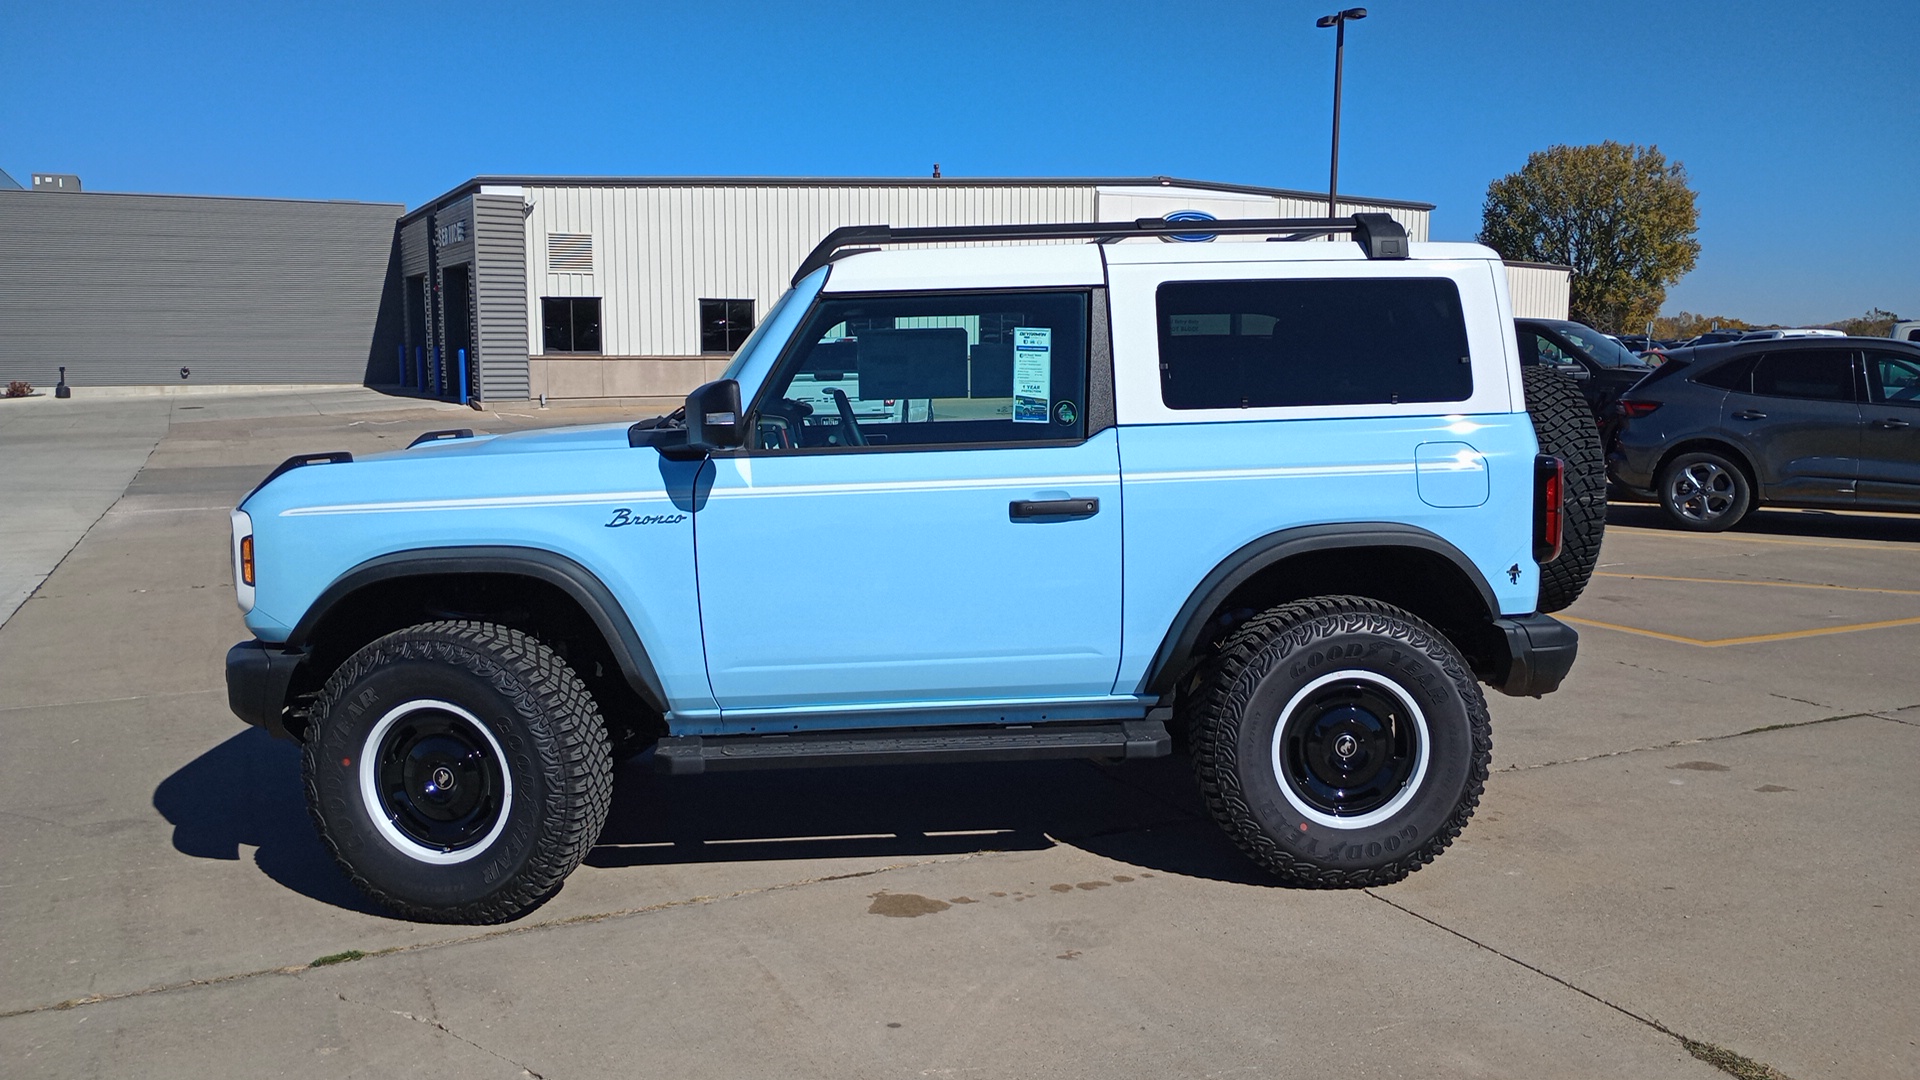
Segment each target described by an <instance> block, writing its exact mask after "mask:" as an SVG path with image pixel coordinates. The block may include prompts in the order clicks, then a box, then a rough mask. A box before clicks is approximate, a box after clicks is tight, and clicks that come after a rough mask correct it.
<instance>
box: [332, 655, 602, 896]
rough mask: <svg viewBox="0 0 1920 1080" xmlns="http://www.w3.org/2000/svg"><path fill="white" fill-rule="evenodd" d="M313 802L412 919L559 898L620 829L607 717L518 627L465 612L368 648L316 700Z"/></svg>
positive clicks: (358, 876) (373, 885) (360, 871)
mask: <svg viewBox="0 0 1920 1080" xmlns="http://www.w3.org/2000/svg"><path fill="white" fill-rule="evenodd" d="M303 763H304V772H305V777H306V788H307V806H308V809H309V810H310V811H311V813H312V815H313V820H314V823H315V824H316V825H317V826H318V827H319V829H320V835H321V837H322V839H323V840H324V841H325V842H326V844H327V846H328V848H329V849H330V850H331V851H332V852H333V856H334V858H335V860H336V861H337V862H339V864H340V867H341V869H343V870H344V871H346V873H347V876H348V877H350V878H351V879H352V880H353V882H354V884H355V885H357V886H359V887H360V888H361V890H363V891H364V892H365V893H366V894H367V895H368V896H369V897H371V898H373V899H374V900H375V901H377V902H378V903H380V904H381V905H383V906H385V907H387V908H389V909H391V910H392V911H394V912H396V913H397V914H400V915H402V916H405V917H407V918H410V919H419V920H422V921H427V922H462V923H492V922H504V921H506V920H509V919H513V918H517V917H519V916H520V915H523V914H525V913H526V912H528V911H531V910H532V909H534V908H536V907H538V906H539V905H540V904H542V903H544V902H546V900H547V899H548V898H549V897H551V896H552V895H553V894H554V893H555V892H557V891H559V889H560V885H561V883H562V882H564V881H565V880H566V877H567V875H568V874H570V873H572V872H573V869H574V868H575V867H577V866H578V865H580V860H581V859H583V858H585V857H586V854H587V851H588V849H589V848H590V847H591V846H592V845H593V843H594V841H595V840H596V839H598V838H599V835H600V829H601V827H602V826H603V825H604V824H605V823H606V819H607V809H608V804H609V802H610V800H611V796H612V788H613V762H612V757H611V754H610V751H609V747H608V741H607V732H606V725H605V723H604V722H603V721H602V719H601V717H600V711H599V709H598V707H597V706H596V705H595V704H594V701H593V698H592V696H591V695H589V694H588V693H587V689H586V687H585V685H584V684H582V683H581V681H580V679H579V677H578V676H577V675H575V674H574V672H573V670H572V669H571V668H569V667H567V665H566V663H565V662H564V661H562V660H561V659H560V657H559V656H558V655H556V654H555V653H554V652H553V651H552V650H551V649H549V648H547V647H546V646H545V645H542V644H541V643H540V642H539V641H537V640H535V639H534V638H532V637H529V636H527V635H526V634H523V633H521V632H520V631H518V630H511V629H508V628H506V627H503V626H496V625H493V624H490V623H482V622H469V621H450V622H436V623H427V624H424V625H421V626H414V627H410V628H408V629H406V630H401V631H398V632H396V633H392V634H388V635H387V636H386V637H383V638H381V639H379V640H378V641H375V642H373V643H372V644H371V645H368V646H366V647H365V648H363V649H361V650H360V651H359V652H357V653H355V654H354V655H353V656H352V657H351V658H349V659H348V660H347V662H346V663H344V664H342V665H341V666H340V668H339V670H337V671H335V672H334V673H333V676H332V677H331V678H330V679H328V680H327V684H326V687H325V688H324V689H323V690H322V692H321V694H320V697H319V698H318V699H317V700H316V701H315V703H314V710H313V716H312V721H311V723H310V724H309V725H308V728H307V738H306V745H305V753H304V755H303Z"/></svg>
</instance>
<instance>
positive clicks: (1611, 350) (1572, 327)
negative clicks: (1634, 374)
mask: <svg viewBox="0 0 1920 1080" xmlns="http://www.w3.org/2000/svg"><path fill="white" fill-rule="evenodd" d="M1558 328H1559V330H1560V332H1561V333H1562V334H1564V335H1566V337H1567V340H1568V341H1571V342H1573V343H1574V344H1575V345H1578V346H1580V348H1582V349H1584V350H1585V351H1586V354H1587V355H1588V356H1591V357H1593V360H1594V363H1597V364H1599V365H1600V366H1601V367H1615V368H1622V367H1623V368H1644V367H1652V366H1653V365H1652V364H1649V363H1648V362H1646V361H1645V360H1642V359H1640V358H1639V357H1637V356H1635V355H1633V354H1632V353H1631V352H1628V351H1627V348H1626V346H1624V345H1622V344H1620V343H1619V342H1617V341H1615V340H1613V339H1612V338H1610V337H1608V336H1607V335H1605V334H1602V333H1601V332H1600V331H1598V330H1595V329H1593V328H1592V327H1590V326H1583V325H1581V324H1580V323H1560V324H1559V326H1558Z"/></svg>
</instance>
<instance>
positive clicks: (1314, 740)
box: [1273, 668, 1427, 822]
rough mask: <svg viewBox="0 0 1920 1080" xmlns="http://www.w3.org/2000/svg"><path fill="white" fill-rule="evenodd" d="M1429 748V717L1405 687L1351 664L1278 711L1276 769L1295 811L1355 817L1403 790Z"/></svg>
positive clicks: (1397, 797) (1405, 791) (1349, 819)
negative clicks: (1408, 694) (1422, 711)
mask: <svg viewBox="0 0 1920 1080" xmlns="http://www.w3.org/2000/svg"><path fill="white" fill-rule="evenodd" d="M1426 751H1427V733H1426V718H1425V717H1424V716H1422V715H1421V713H1420V709H1419V707H1418V706H1417V705H1415V704H1413V702H1412V700H1411V699H1410V698H1408V697H1407V696H1406V694H1405V692H1404V691H1402V690H1401V689H1400V688H1399V687H1398V686H1397V685H1395V684H1394V683H1392V682H1391V681H1389V680H1387V679H1384V678H1381V677H1380V676H1378V675H1376V674H1375V673H1373V672H1370V671H1365V670H1361V669H1358V668H1348V669H1345V670H1342V671H1336V672H1330V673H1328V674H1326V675H1322V676H1321V677H1319V678H1317V679H1315V680H1314V681H1313V682H1311V683H1309V684H1307V686H1305V687H1303V688H1302V689H1301V690H1300V692H1299V693H1298V694H1296V695H1295V696H1294V700H1292V701H1289V702H1288V703H1287V705H1286V706H1285V707H1284V708H1283V709H1282V710H1281V722H1280V723H1279V724H1278V725H1276V728H1275V731H1274V735H1273V768H1274V775H1275V776H1277V777H1279V778H1280V783H1281V786H1282V787H1283V788H1284V789H1285V793H1286V795H1287V799H1288V801H1289V802H1292V803H1294V804H1295V809H1298V810H1300V811H1301V812H1302V813H1304V814H1310V815H1313V816H1317V817H1321V818H1327V819H1332V820H1335V821H1345V822H1354V821H1359V820H1361V819H1364V818H1366V817H1368V816H1369V815H1377V814H1379V813H1380V812H1381V811H1382V810H1385V809H1388V808H1390V807H1392V806H1393V805H1394V804H1395V802H1396V801H1398V800H1401V799H1403V798H1404V797H1405V796H1407V795H1408V794H1409V793H1410V792H1411V791H1412V789H1413V786H1414V780H1415V778H1416V776H1417V775H1418V774H1419V772H1420V771H1421V769H1423V768H1424V767H1425V765H1426Z"/></svg>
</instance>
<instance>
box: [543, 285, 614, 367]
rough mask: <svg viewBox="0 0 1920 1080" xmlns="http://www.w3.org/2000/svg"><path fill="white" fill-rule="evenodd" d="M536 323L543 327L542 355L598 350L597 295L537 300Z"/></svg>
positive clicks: (598, 303)
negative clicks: (545, 353)
mask: <svg viewBox="0 0 1920 1080" xmlns="http://www.w3.org/2000/svg"><path fill="white" fill-rule="evenodd" d="M540 322H541V324H542V326H543V327H544V328H545V336H544V337H543V338H542V339H541V340H542V342H543V344H542V346H541V351H542V352H550V353H570V352H571V353H597V352H599V351H600V298H599V297H597V296H545V297H541V299H540Z"/></svg>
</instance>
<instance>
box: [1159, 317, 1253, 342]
mask: <svg viewBox="0 0 1920 1080" xmlns="http://www.w3.org/2000/svg"><path fill="white" fill-rule="evenodd" d="M1167 323H1168V327H1167V329H1168V330H1169V331H1170V332H1171V333H1172V335H1173V336H1174V337H1200V336H1202V335H1207V336H1211V335H1215V334H1231V333H1233V316H1231V315H1169V316H1167ZM1268 333H1272V331H1271V330H1269V331H1268Z"/></svg>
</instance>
